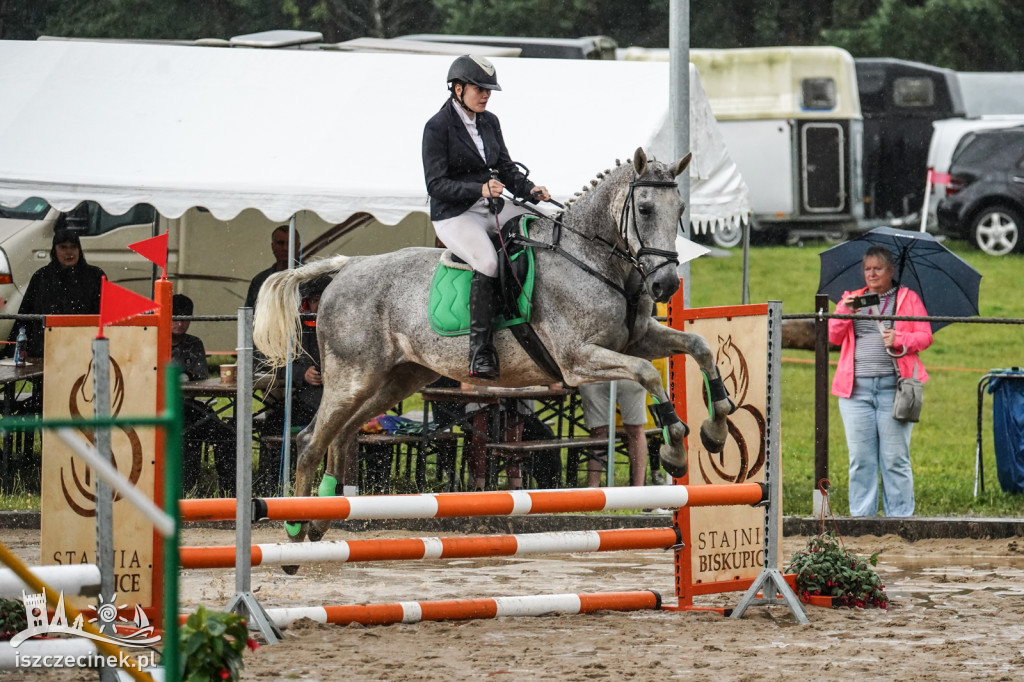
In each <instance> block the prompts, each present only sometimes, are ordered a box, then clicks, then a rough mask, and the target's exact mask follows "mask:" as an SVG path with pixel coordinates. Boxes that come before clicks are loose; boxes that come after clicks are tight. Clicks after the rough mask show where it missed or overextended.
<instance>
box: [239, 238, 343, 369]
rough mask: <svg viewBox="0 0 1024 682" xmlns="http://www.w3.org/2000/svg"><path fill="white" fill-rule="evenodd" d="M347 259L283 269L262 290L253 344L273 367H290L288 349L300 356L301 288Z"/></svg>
mask: <svg viewBox="0 0 1024 682" xmlns="http://www.w3.org/2000/svg"><path fill="white" fill-rule="evenodd" d="M348 259H349V257H348V256H340V255H339V256H334V257H333V258H325V259H323V260H318V261H314V262H312V263H309V264H307V265H303V266H302V267H300V268H295V269H293V270H282V271H281V272H276V273H274V274H273V275H271V276H270V277H268V278H267V281H266V282H264V283H263V286H262V287H260V293H259V296H258V297H257V298H256V310H255V312H254V313H253V315H254V320H253V332H252V340H253V344H254V345H255V346H256V348H258V349H259V350H260V351H261V352H262V353H263V354H264V355H265V356H266V358H267V362H268V363H269V365H270V366H271V368H276V367H284V366H285V365H287V364H288V360H289V358H288V350H289V348H291V351H292V353H293V354H294V353H298V352H299V351H298V349H299V347H300V340H301V338H302V327H301V318H300V317H299V285H300V284H302V283H303V282H305V281H307V280H310V279H313V278H314V277H319V276H320V275H327V274H331V273H334V272H337V271H338V270H340V269H341V268H342V266H344V265H345V263H346V262H348Z"/></svg>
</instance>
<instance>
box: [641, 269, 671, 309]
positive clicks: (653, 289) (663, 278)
mask: <svg viewBox="0 0 1024 682" xmlns="http://www.w3.org/2000/svg"><path fill="white" fill-rule="evenodd" d="M678 289H679V278H678V277H677V276H676V275H675V273H674V272H673V271H672V269H670V268H664V269H663V270H661V271H659V272H657V273H655V276H654V277H652V278H650V279H648V292H649V293H650V294H651V298H653V299H654V300H655V301H657V302H658V303H665V302H667V301H668V299H670V298H672V294H674V293H676V291H677V290H678Z"/></svg>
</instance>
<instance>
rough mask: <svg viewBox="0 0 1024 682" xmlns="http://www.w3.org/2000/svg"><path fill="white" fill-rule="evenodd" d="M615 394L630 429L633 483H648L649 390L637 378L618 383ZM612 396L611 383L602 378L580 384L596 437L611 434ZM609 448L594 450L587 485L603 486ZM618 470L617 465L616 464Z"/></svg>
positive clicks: (586, 414) (585, 411)
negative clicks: (647, 424)
mask: <svg viewBox="0 0 1024 682" xmlns="http://www.w3.org/2000/svg"><path fill="white" fill-rule="evenodd" d="M616 384H617V385H616V388H615V397H616V402H617V403H618V406H619V413H620V414H621V415H622V425H623V428H624V429H625V432H626V444H627V446H628V450H629V470H630V472H631V474H630V485H644V483H645V481H646V480H647V434H645V433H644V423H645V422H646V421H647V408H646V402H647V391H646V390H644V387H643V386H641V385H640V384H638V383H637V382H635V381H628V380H620V381H618V382H616ZM610 396H611V382H608V381H602V382H599V383H596V384H583V385H581V386H580V397H582V398H583V422H584V425H585V426H586V427H587V430H588V431H590V435H592V436H594V437H595V438H607V437H608V425H609V421H610V414H609V412H608V408H609V400H610ZM607 459H608V450H607V448H605V449H604V450H603V451H602V452H600V454H598V453H597V452H594V453H592V454H591V456H590V457H589V458H588V460H587V485H588V486H589V487H591V488H596V487H598V486H600V485H601V473H602V472H603V471H604V470H605V467H606V463H607ZM612 471H613V472H614V467H612ZM609 479H610V480H609V481H608V484H609V485H613V484H614V480H615V476H614V475H611V476H609Z"/></svg>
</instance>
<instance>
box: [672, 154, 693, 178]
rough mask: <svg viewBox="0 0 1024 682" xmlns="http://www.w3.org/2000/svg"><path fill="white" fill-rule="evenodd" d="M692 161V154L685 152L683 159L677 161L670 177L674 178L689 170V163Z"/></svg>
mask: <svg viewBox="0 0 1024 682" xmlns="http://www.w3.org/2000/svg"><path fill="white" fill-rule="evenodd" d="M692 159H693V152H687V154H686V156H684V157H683V158H681V159H679V162H678V163H676V167H675V170H673V171H672V177H675V176H677V175H679V174H680V173H682V172H683V171H684V170H686V169H687V168H689V166H690V161H691V160H692Z"/></svg>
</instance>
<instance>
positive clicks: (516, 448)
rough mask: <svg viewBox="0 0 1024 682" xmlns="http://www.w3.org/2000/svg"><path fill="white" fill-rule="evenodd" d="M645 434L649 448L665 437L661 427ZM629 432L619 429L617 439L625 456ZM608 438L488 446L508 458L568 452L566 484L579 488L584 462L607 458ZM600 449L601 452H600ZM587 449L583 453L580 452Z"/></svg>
mask: <svg viewBox="0 0 1024 682" xmlns="http://www.w3.org/2000/svg"><path fill="white" fill-rule="evenodd" d="M644 433H645V435H646V436H647V440H648V447H650V442H651V440H652V439H655V438H657V439H659V440H660V438H661V429H657V428H654V429H645V431H644ZM625 435H626V434H625V431H624V430H623V429H616V430H615V440H616V452H617V453H618V454H622V455H625V454H627V453H626V451H625V448H626V443H625V440H624V438H625ZM607 446H608V439H607V438H595V437H593V436H577V437H573V438H550V439H547V440H528V441H517V442H508V443H492V444H490V445H488V446H487V451H488V454H491V455H495V456H497V457H498V458H501V459H504V460H512V459H523V458H525V457H526V456H527V455H531V454H534V453H537V452H541V451H545V450H556V451H561V450H565V451H566V458H565V485H566V486H568V487H575V486H576V482H577V475H578V473H579V465H580V461H581V460H582V461H589V460H591V459H600V460H601V461H604V459H605V455H606V452H607ZM587 450H591V451H593V452H594V454H592V455H590V454H587V453H586V452H585V451H587ZM598 451H600V454H598ZM581 452H583V453H584V454H583V456H582V457H581V456H580V453H581Z"/></svg>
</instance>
